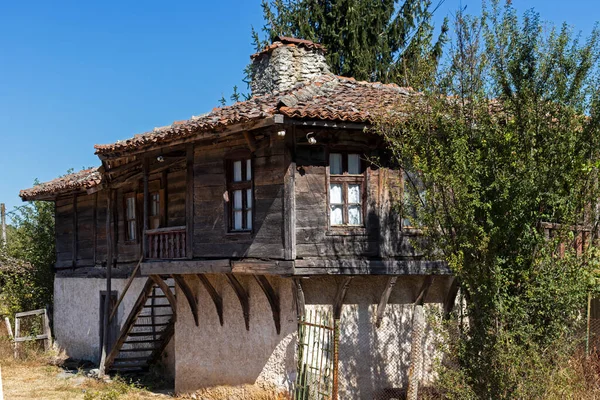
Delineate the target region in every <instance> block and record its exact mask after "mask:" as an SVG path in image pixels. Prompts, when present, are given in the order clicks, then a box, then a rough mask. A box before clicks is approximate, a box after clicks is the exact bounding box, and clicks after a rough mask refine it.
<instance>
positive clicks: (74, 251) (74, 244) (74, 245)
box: [71, 193, 79, 268]
mask: <svg viewBox="0 0 600 400" xmlns="http://www.w3.org/2000/svg"><path fill="white" fill-rule="evenodd" d="M77 225H78V223H77V193H75V194H73V238H72V239H73V241H72V244H71V245H72V249H71V250H72V253H71V256H72V265H73V268H75V267H77V244H78V242H77V236H79V235H78V230H77Z"/></svg>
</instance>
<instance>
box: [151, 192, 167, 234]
mask: <svg viewBox="0 0 600 400" xmlns="http://www.w3.org/2000/svg"><path fill="white" fill-rule="evenodd" d="M155 195H157V196H158V210H157V214H152V198H153V196H155ZM148 197H149V198H148V229H157V228H164V227H166V225H165V221H166V216H165V215H164V205H165V204H164V201H165V191H164V189H159V190H153V191H151V192H149V193H148ZM153 219H155V220H158V221H157V222H158V223H157V225H158V226H156V227H152V220H153Z"/></svg>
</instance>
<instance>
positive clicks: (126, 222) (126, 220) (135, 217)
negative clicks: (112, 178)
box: [123, 192, 140, 243]
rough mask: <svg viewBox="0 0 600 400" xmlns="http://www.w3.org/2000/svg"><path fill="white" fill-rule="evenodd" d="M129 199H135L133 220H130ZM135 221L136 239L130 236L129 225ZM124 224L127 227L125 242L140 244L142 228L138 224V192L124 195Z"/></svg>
mask: <svg viewBox="0 0 600 400" xmlns="http://www.w3.org/2000/svg"><path fill="white" fill-rule="evenodd" d="M128 199H133V206H134V210H133V218H130V216H129V212H128V211H129V208H128V207H127V200H128ZM131 221H133V223H134V224H135V225H134V227H135V229H134V232H135V237H134V238H131V237H130V234H129V223H130V222H131ZM123 222H124V225H125V235H124V237H125V242H126V243H138V242H139V239H140V229H139V228H140V226H139V223H138V196H137V193H136V192H128V193H125V194H123Z"/></svg>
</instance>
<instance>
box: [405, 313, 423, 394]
mask: <svg viewBox="0 0 600 400" xmlns="http://www.w3.org/2000/svg"><path fill="white" fill-rule="evenodd" d="M424 333H425V313H424V311H423V306H421V305H418V306H415V309H414V311H413V326H412V343H411V346H410V369H409V372H408V393H407V395H406V399H407V400H417V399H418V398H419V396H418V394H419V383H420V382H421V372H422V365H423V351H422V346H423V336H424Z"/></svg>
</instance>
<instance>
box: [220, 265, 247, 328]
mask: <svg viewBox="0 0 600 400" xmlns="http://www.w3.org/2000/svg"><path fill="white" fill-rule="evenodd" d="M226 275H227V279H229V283H230V284H231V287H232V288H233V290H234V291H235V294H236V295H237V297H238V299H239V300H240V305H241V306H242V311H243V313H244V322H245V323H246V330H247V331H249V330H250V300H249V298H250V295H249V294H248V291H247V290H246V289H244V287H243V286H242V284H241V283H240V281H238V280H237V278H236V277H235V276H234V275H233V274H226Z"/></svg>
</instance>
